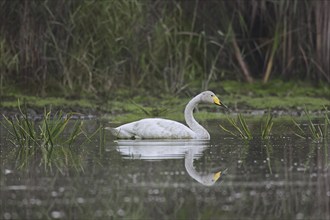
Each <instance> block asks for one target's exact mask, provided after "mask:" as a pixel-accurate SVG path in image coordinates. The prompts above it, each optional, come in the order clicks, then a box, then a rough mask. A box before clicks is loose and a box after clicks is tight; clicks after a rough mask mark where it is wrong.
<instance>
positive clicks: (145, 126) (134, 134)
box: [106, 91, 227, 139]
mask: <svg viewBox="0 0 330 220" xmlns="http://www.w3.org/2000/svg"><path fill="white" fill-rule="evenodd" d="M199 103H212V104H216V105H219V106H224V107H226V106H225V105H223V104H222V103H221V101H220V100H219V98H218V97H217V96H216V95H215V94H214V93H213V92H211V91H205V92H202V93H200V94H199V95H197V96H195V97H194V98H193V99H191V100H190V102H189V103H188V104H187V106H186V108H185V111H184V117H185V120H186V123H187V124H188V126H189V127H187V126H185V125H184V124H181V123H179V122H176V121H172V120H168V119H162V118H147V119H142V120H139V121H135V122H131V123H128V124H124V125H121V126H119V127H117V128H109V127H107V128H106V129H108V130H110V131H111V133H112V134H113V135H114V136H116V137H117V138H123V139H125V138H133V139H134V138H138V139H210V134H209V133H208V132H207V130H206V129H205V128H203V127H202V126H201V125H200V124H199V123H198V122H197V121H196V120H195V118H194V116H193V110H194V108H195V107H196V106H197V105H198V104H199ZM226 108H227V107H226Z"/></svg>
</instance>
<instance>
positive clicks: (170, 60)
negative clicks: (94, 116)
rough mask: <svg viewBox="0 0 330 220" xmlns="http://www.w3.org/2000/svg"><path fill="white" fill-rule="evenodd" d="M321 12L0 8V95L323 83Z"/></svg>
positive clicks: (175, 5) (138, 6)
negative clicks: (13, 90) (227, 82)
mask: <svg viewBox="0 0 330 220" xmlns="http://www.w3.org/2000/svg"><path fill="white" fill-rule="evenodd" d="M329 7H330V4H329V2H327V1H309V0H305V1H300V0H293V1H286V0H279V1H278V0H269V1H268V0H261V1H242V0H234V1H194V2H191V1H176V0H171V1H156V2H155V1H139V0H136V1H114V0H112V1H93V0H86V1H75V0H67V1H63V0H60V1H41V2H40V1H36V0H31V1H24V3H22V4H21V2H20V1H18V0H13V1H2V2H1V3H0V31H1V33H2V36H1V38H0V47H1V48H0V49H1V52H2V53H0V73H1V77H0V86H1V87H4V88H6V87H10V86H17V88H29V90H31V88H34V91H32V90H31V91H30V92H31V93H35V94H41V95H47V94H49V93H59V91H60V92H61V93H62V94H65V95H69V96H70V95H77V94H79V95H81V94H82V95H89V96H93V97H95V96H102V97H108V96H110V95H109V94H111V91H113V89H116V88H122V87H126V88H132V89H133V90H134V88H137V87H139V88H141V87H143V88H145V89H148V90H149V91H152V92H155V93H157V92H159V91H161V92H163V91H166V92H168V93H178V92H181V91H182V90H184V89H185V88H186V87H187V86H188V85H189V84H190V83H191V82H199V83H200V84H199V86H200V87H203V88H204V89H205V88H207V87H208V84H209V82H210V81H220V80H223V79H238V78H241V79H243V80H245V81H249V82H253V80H255V79H259V80H263V81H264V82H265V83H266V82H268V81H269V80H271V79H272V78H273V77H282V76H285V77H287V78H294V79H296V78H303V79H310V80H314V81H317V82H322V81H326V82H328V83H329V82H330V75H329V72H330V71H329V62H327V61H328V60H329V59H330V57H329V56H330V54H329V50H328V48H329V41H328V39H329V36H328V35H329V31H328V27H329V23H330V20H329V16H328V11H329ZM219 15H221V19H219ZM320 45H322V46H320ZM233 57H234V58H236V59H233ZM4 82H6V83H4ZM22 84H28V86H24V87H22V86H21V85H22ZM5 85H6V86H5ZM35 85H40V86H38V87H37V86H35Z"/></svg>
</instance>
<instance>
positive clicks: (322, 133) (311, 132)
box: [292, 107, 330, 142]
mask: <svg viewBox="0 0 330 220" xmlns="http://www.w3.org/2000/svg"><path fill="white" fill-rule="evenodd" d="M324 110H325V113H324V123H323V125H321V124H315V123H314V122H313V121H312V118H311V115H310V114H309V112H308V110H307V109H305V110H304V112H305V115H306V117H307V124H308V131H305V130H304V129H303V127H302V126H301V125H300V124H298V123H297V122H296V121H295V120H294V119H292V122H293V123H294V125H295V126H296V128H297V130H298V131H297V132H294V133H295V135H296V136H298V137H300V138H303V139H309V138H311V139H312V140H313V141H315V142H321V141H322V140H324V139H326V138H327V137H328V132H329V131H328V128H329V125H330V119H329V116H328V115H329V111H328V109H327V108H326V107H324Z"/></svg>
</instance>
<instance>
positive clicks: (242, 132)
mask: <svg viewBox="0 0 330 220" xmlns="http://www.w3.org/2000/svg"><path fill="white" fill-rule="evenodd" d="M227 120H228V122H229V124H230V125H231V126H232V128H233V129H229V128H225V127H224V126H222V125H219V126H220V128H221V129H222V130H224V131H225V132H227V133H228V134H230V135H232V136H235V137H238V138H241V139H246V140H252V139H253V138H254V136H253V135H252V131H251V129H250V128H249V126H248V124H247V122H246V119H245V118H244V116H243V115H242V114H238V115H237V118H236V119H234V118H231V117H229V116H227ZM273 124H274V123H273V116H272V115H271V114H270V113H269V114H268V115H267V117H266V120H265V121H261V130H260V137H261V139H263V140H264V139H269V137H270V135H271V130H272V128H273Z"/></svg>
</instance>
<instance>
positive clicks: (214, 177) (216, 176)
mask: <svg viewBox="0 0 330 220" xmlns="http://www.w3.org/2000/svg"><path fill="white" fill-rule="evenodd" d="M220 177H221V171H219V172H216V173H215V174H214V175H213V181H214V182H215V181H217V180H218V179H219V178H220Z"/></svg>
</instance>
